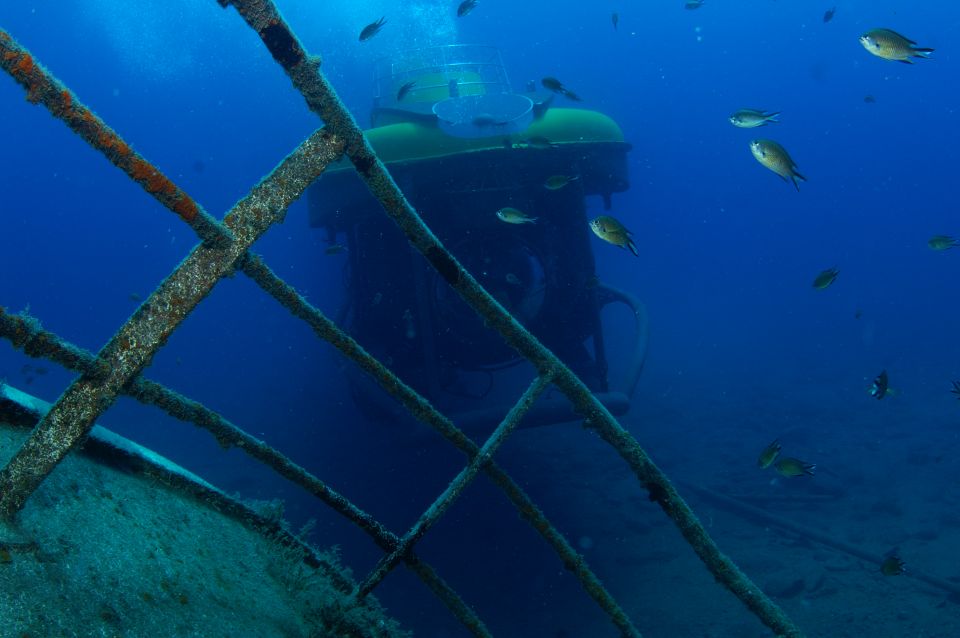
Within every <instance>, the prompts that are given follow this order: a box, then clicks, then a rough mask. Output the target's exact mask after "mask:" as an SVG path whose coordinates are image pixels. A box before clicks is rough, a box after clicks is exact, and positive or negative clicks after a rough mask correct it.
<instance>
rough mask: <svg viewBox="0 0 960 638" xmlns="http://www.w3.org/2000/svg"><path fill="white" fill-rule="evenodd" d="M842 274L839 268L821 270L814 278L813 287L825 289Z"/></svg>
mask: <svg viewBox="0 0 960 638" xmlns="http://www.w3.org/2000/svg"><path fill="white" fill-rule="evenodd" d="M839 274H840V271H839V270H838V269H837V268H827V269H826V270H823V271H821V272H820V274H819V275H817V276H816V277H814V279H813V287H814V288H816V289H817V290H823V289H824V288H828V287H829V286H830V284H832V283H833V282H835V281H836V280H837V275H839Z"/></svg>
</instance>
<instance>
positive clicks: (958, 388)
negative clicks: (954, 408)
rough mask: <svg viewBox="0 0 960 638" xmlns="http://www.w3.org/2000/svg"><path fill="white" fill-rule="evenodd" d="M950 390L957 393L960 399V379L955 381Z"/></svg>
mask: <svg viewBox="0 0 960 638" xmlns="http://www.w3.org/2000/svg"><path fill="white" fill-rule="evenodd" d="M950 392H952V393H953V394H955V395H957V400H960V381H954V382H953V389H952V390H950Z"/></svg>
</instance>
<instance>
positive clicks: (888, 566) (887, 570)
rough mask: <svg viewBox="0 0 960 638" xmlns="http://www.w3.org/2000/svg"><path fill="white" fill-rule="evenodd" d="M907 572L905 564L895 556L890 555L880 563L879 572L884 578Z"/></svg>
mask: <svg viewBox="0 0 960 638" xmlns="http://www.w3.org/2000/svg"><path fill="white" fill-rule="evenodd" d="M905 571H907V564H906V563H904V562H903V560H902V559H901V558H900V557H899V556H897V555H896V554H890V555H889V556H887V557H886V558H884V559H883V562H882V563H880V572H881V573H882V574H883V575H884V576H899V575H900V574H902V573H904V572H905Z"/></svg>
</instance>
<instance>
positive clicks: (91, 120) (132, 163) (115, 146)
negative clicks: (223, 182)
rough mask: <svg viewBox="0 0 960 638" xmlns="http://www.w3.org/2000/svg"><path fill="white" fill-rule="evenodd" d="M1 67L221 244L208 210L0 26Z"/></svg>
mask: <svg viewBox="0 0 960 638" xmlns="http://www.w3.org/2000/svg"><path fill="white" fill-rule="evenodd" d="M0 68H2V69H4V70H5V71H6V72H7V73H9V74H10V76H11V77H13V79H14V80H16V81H17V82H18V83H20V85H22V86H23V88H25V89H26V90H27V100H29V101H30V102H32V103H34V104H42V105H43V106H45V107H46V108H47V110H48V111H50V113H51V114H52V115H53V116H54V117H56V118H58V119H60V120H63V121H64V122H65V123H66V125H67V126H69V127H70V128H71V129H72V130H73V132H74V133H76V134H77V135H79V136H80V137H82V138H83V139H84V140H85V141H86V142H87V143H88V144H90V145H91V146H93V147H94V148H96V149H97V150H99V151H100V152H101V153H103V154H104V155H105V156H106V158H107V159H108V160H110V161H111V162H112V163H113V164H114V165H115V166H117V167H118V168H119V169H120V170H122V171H123V172H124V173H126V174H127V175H128V176H129V177H130V179H132V180H133V181H135V182H137V183H138V184H140V186H141V187H143V189H144V190H145V191H147V192H148V193H149V194H150V195H151V196H153V197H154V198H155V199H156V200H157V201H159V202H160V203H161V204H163V205H164V206H165V207H167V208H168V209H170V210H171V211H173V212H175V213H176V214H177V215H179V216H180V218H181V219H183V220H184V221H185V222H187V223H188V224H190V227H191V228H193V229H194V230H195V231H196V232H197V234H198V235H199V236H200V238H201V239H203V240H204V241H210V242H214V243H217V244H218V245H221V246H222V245H224V243H225V242H227V241H228V240H229V239H230V232H229V230H228V229H226V228H225V227H223V226H220V225H219V224H218V223H217V221H216V220H215V219H214V218H213V217H211V216H210V215H209V214H207V213H206V212H205V211H204V210H203V209H202V208H201V207H200V205H199V204H197V202H195V201H194V200H193V198H191V197H190V196H189V195H187V194H186V193H185V192H183V191H182V190H180V189H179V188H178V187H177V186H176V185H175V184H174V183H173V182H171V181H170V179H169V178H167V176H166V175H164V174H163V173H162V172H160V170H159V169H158V168H157V167H155V166H154V165H153V164H151V163H150V162H148V161H147V160H146V159H144V158H143V156H142V155H140V154H139V153H137V152H136V151H135V150H133V148H131V147H130V145H129V144H127V143H126V142H125V141H124V140H123V139H122V138H121V137H120V136H119V135H117V133H116V132H115V131H114V130H113V129H112V128H110V127H109V126H107V125H106V124H105V123H104V122H103V120H101V119H100V118H99V117H98V116H97V115H96V113H94V112H93V111H92V110H90V108H88V107H87V106H86V105H84V104H83V103H82V102H80V100H78V99H77V97H76V96H75V95H74V94H73V93H72V92H71V91H70V89H68V88H67V87H66V86H64V85H63V83H61V82H60V81H59V80H58V79H57V78H56V77H54V76H53V75H52V74H51V73H49V72H48V71H47V70H46V69H45V68H43V66H42V65H41V64H40V63H39V62H38V61H37V60H36V59H35V58H34V57H33V55H31V54H30V52H29V51H27V50H26V49H25V48H23V47H22V46H20V45H19V44H18V43H17V41H16V40H14V39H13V37H11V36H10V34H9V33H7V32H6V31H3V30H2V29H0Z"/></svg>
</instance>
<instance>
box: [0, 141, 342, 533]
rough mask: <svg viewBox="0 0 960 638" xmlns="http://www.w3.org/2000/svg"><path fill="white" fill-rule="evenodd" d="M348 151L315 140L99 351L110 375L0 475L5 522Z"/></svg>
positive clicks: (49, 423) (70, 392) (45, 427)
mask: <svg viewBox="0 0 960 638" xmlns="http://www.w3.org/2000/svg"><path fill="white" fill-rule="evenodd" d="M342 150H343V140H342V138H340V137H338V136H337V135H336V134H332V133H331V132H330V131H328V130H326V129H321V130H319V131H317V132H316V133H314V134H313V135H311V136H310V137H309V138H308V139H307V140H306V141H305V142H304V143H303V144H301V145H300V147H299V148H297V149H296V150H295V151H294V152H293V153H292V154H291V155H290V156H288V157H287V158H286V159H284V160H283V162H281V163H280V165H279V166H278V167H277V168H275V169H274V171H273V172H272V173H271V174H270V176H269V177H267V178H266V179H264V180H263V181H262V182H261V183H260V184H258V185H257V186H256V187H254V189H253V190H252V191H251V192H250V193H249V194H248V195H247V196H246V197H245V198H243V199H242V200H240V202H238V203H237V204H236V205H235V206H234V208H233V210H231V211H230V213H229V214H228V215H227V216H226V218H225V219H224V223H225V224H226V226H227V227H228V228H229V229H230V230H231V231H232V232H233V234H234V240H233V241H231V242H229V244H228V245H227V246H226V247H219V246H215V245H210V244H201V245H199V246H197V247H196V248H194V249H193V251H192V252H191V254H190V255H189V256H188V257H187V258H186V259H185V260H184V261H183V262H182V263H181V264H180V265H179V266H178V267H177V268H176V269H175V270H174V271H173V273H172V274H171V275H170V276H169V277H167V279H166V280H164V282H163V283H161V284H160V286H159V287H158V288H157V289H156V290H155V291H154V292H153V294H151V295H150V297H149V298H148V299H147V300H146V301H145V302H144V303H143V304H142V305H141V306H140V308H138V309H137V311H136V312H135V313H134V314H133V316H132V317H131V318H130V319H129V320H128V321H127V322H126V323H125V324H124V325H123V326H122V327H121V328H120V330H118V331H117V333H116V334H115V335H114V336H113V337H112V338H111V339H110V341H109V342H108V343H107V345H106V346H104V348H103V350H101V351H100V353H99V355H98V358H99V359H100V360H102V361H103V362H104V363H105V364H107V365H108V366H109V367H110V372H109V373H108V374H107V376H106V377H104V378H101V379H97V378H92V377H90V376H88V375H81V376H80V377H79V378H78V379H76V380H75V381H74V382H73V383H72V384H71V385H70V387H69V388H68V389H67V390H66V392H64V394H63V395H62V396H61V397H60V399H59V400H58V401H57V402H56V404H54V406H53V408H51V410H50V412H49V413H47V415H46V416H44V418H43V419H42V420H41V421H40V423H39V424H38V425H37V427H36V428H35V429H34V431H33V434H32V435H31V436H30V438H29V439H27V441H26V442H25V443H24V444H23V446H22V447H21V448H20V449H19V450H18V451H17V453H16V455H15V456H14V457H13V458H12V459H11V460H10V462H9V463H8V464H7V465H6V467H4V468H3V470H2V471H0V517H3V518H10V517H12V516H13V515H15V514H16V513H17V512H19V511H20V509H21V508H22V507H23V505H24V503H25V502H26V500H27V498H28V497H29V496H30V494H32V493H33V491H34V490H35V489H36V488H37V486H39V485H40V483H41V482H42V481H43V480H44V479H45V478H46V477H47V475H48V474H49V473H50V472H51V471H52V470H53V468H54V467H56V466H57V464H58V463H59V462H60V461H61V460H63V458H64V457H65V456H66V455H67V453H68V452H69V451H70V450H71V449H73V447H74V446H76V445H77V444H78V443H79V442H80V441H81V440H82V439H83V437H84V436H86V434H87V432H88V431H89V430H90V428H91V427H93V423H94V420H95V419H96V418H97V417H98V416H100V415H101V414H102V413H103V412H104V411H105V410H106V409H107V408H108V407H110V405H111V404H112V403H113V402H114V401H115V400H116V398H117V395H118V394H119V393H120V391H121V390H122V388H123V387H124V386H126V385H127V384H128V383H129V382H130V381H132V380H133V379H134V378H136V377H137V376H138V375H139V374H140V372H141V371H142V370H143V369H144V368H145V367H146V366H147V365H148V364H149V363H150V361H151V359H152V358H153V356H154V355H155V354H156V353H157V351H158V350H159V349H160V348H161V347H162V346H163V344H164V343H165V342H166V340H167V339H168V338H169V336H170V334H171V333H172V332H173V331H174V330H175V329H176V327H177V326H179V325H180V323H181V322H182V321H183V320H184V319H186V317H187V315H188V314H189V313H190V312H191V311H192V310H193V309H194V308H195V307H196V306H197V304H199V303H200V302H201V301H202V300H203V299H204V298H205V297H206V296H207V295H208V294H209V293H210V291H211V290H212V289H213V286H214V285H215V284H216V283H217V282H218V281H220V279H221V278H223V277H224V276H226V275H229V274H231V273H232V272H233V269H234V263H235V262H236V260H237V258H238V257H240V256H241V255H243V254H244V253H245V252H246V250H247V249H248V248H249V247H250V246H251V245H252V244H253V242H254V241H256V240H257V239H258V238H259V237H260V236H261V235H262V234H263V233H265V232H266V231H267V229H268V228H270V226H271V225H273V224H274V223H276V222H279V221H281V220H282V219H283V218H284V216H285V215H286V209H287V207H288V206H289V205H290V203H291V202H293V201H294V200H295V199H297V198H298V197H300V196H301V195H302V194H303V191H304V190H306V188H307V186H309V185H310V184H311V183H312V182H313V180H314V179H316V177H317V176H318V175H320V173H321V172H323V169H324V168H326V167H327V165H329V164H330V163H331V162H333V161H334V160H336V159H337V158H339V157H340V155H341V153H342Z"/></svg>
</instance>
